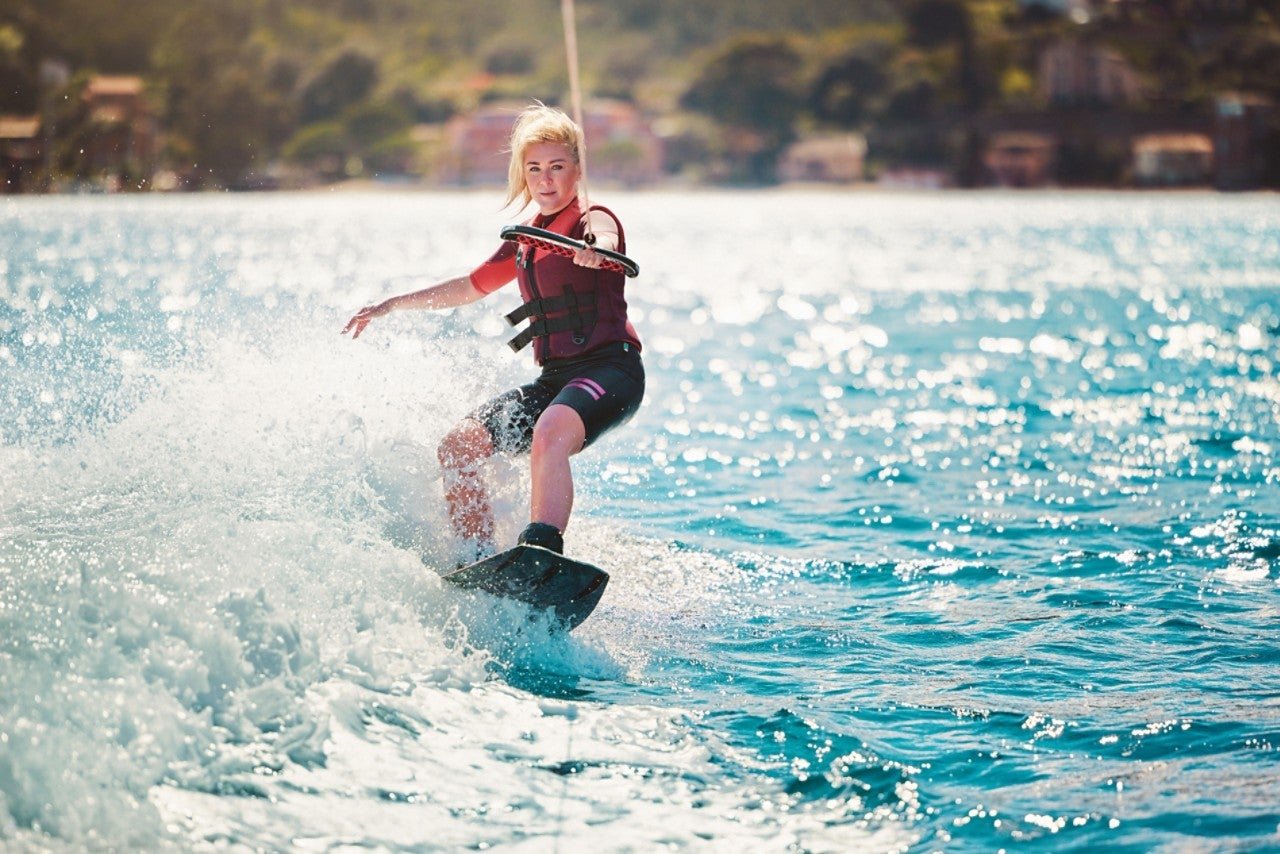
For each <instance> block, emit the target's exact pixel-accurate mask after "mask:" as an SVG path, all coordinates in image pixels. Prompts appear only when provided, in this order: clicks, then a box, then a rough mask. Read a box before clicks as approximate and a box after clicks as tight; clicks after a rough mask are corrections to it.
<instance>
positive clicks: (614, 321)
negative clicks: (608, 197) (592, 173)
mask: <svg viewBox="0 0 1280 854" xmlns="http://www.w3.org/2000/svg"><path fill="white" fill-rule="evenodd" d="M591 210H593V211H603V212H604V213H606V214H608V215H609V216H611V217H613V220H614V222H617V223H618V251H619V252H622V253H625V252H626V251H627V243H626V236H625V234H624V233H623V230H622V223H621V222H618V218H617V217H616V216H614V214H613V212H612V211H610V210H609V209H608V208H604V207H600V206H597V205H592V206H591ZM532 224H533V225H535V226H537V227H538V228H545V229H548V230H549V231H554V232H556V233H557V234H564V235H566V236H568V237H572V238H574V239H576V240H581V239H582V238H583V235H584V234H585V233H586V222H585V218H584V217H583V216H582V214H581V209H580V208H579V206H578V202H577V200H576V199H575V200H574V201H573V202H572V203H571V204H570V205H569V206H568V207H567V208H565V209H564V210H563V211H561V212H560V213H558V214H555V215H554V216H552V217H550V218H546V217H543V216H542V215H541V214H539V215H538V216H537V217H535V218H534V220H533V223H532ZM516 280H517V281H518V282H519V284H520V296H521V297H522V298H523V299H524V305H522V306H520V307H519V308H517V309H516V310H515V311H513V312H511V313H510V314H508V315H507V321H508V322H509V323H511V325H513V326H514V325H516V324H519V323H520V322H522V321H525V320H528V321H529V325H528V326H526V327H525V328H524V329H522V330H521V331H520V334H518V335H516V337H515V338H512V339H511V340H510V341H509V342H507V343H508V345H509V346H510V347H511V348H512V349H513V350H521V349H523V348H524V347H526V346H528V344H529V343H530V342H533V345H534V348H533V353H534V359H535V360H536V361H537V362H538V364H540V365H541V364H544V363H545V362H546V361H547V360H549V359H569V358H573V357H575V356H580V355H582V354H584V353H588V352H590V351H591V350H594V349H596V348H597V347H602V346H604V345H605V344H612V343H614V342H617V341H625V342H627V343H630V344H632V345H634V346H635V347H636V348H637V349H639V347H640V338H639V336H637V335H636V331H635V329H634V328H633V327H632V326H631V323H630V321H628V320H627V300H626V296H625V294H624V292H623V291H624V282H625V281H626V277H625V276H624V275H623V274H622V273H615V272H611V271H609V270H597V269H592V268H591V267H583V266H581V265H578V264H575V263H573V259H572V258H566V257H564V256H562V255H556V254H553V253H551V252H547V251H544V250H538V249H534V248H532V247H529V246H523V245H522V246H520V247H519V248H518V249H517V250H516Z"/></svg>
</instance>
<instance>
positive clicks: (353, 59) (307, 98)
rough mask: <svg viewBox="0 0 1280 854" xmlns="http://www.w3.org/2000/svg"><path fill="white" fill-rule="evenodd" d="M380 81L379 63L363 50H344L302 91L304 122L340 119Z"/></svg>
mask: <svg viewBox="0 0 1280 854" xmlns="http://www.w3.org/2000/svg"><path fill="white" fill-rule="evenodd" d="M377 82H378V63H377V62H375V61H374V60H372V59H370V58H369V57H367V56H365V55H364V54H363V53H360V52H359V51H355V50H347V51H343V52H342V53H341V54H339V55H338V56H337V58H335V59H334V60H333V62H331V63H329V64H328V65H327V66H325V68H324V69H322V70H321V71H320V73H319V74H317V75H316V77H315V78H314V79H313V80H312V81H311V82H310V83H308V84H307V86H306V88H305V89H303V90H302V116H301V118H302V121H303V123H307V124H309V123H311V122H315V121H320V120H323V119H331V118H333V117H334V116H337V115H338V114H339V113H341V112H342V111H343V110H345V109H347V108H348V107H350V106H351V105H352V104H355V103H357V102H358V101H361V100H363V99H364V98H365V97H366V96H368V94H369V93H370V92H371V91H373V87H374V85H375V84H377Z"/></svg>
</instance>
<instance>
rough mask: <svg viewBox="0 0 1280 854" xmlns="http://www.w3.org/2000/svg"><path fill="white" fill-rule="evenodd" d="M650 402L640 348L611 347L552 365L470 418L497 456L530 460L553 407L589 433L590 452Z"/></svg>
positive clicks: (487, 404) (477, 410)
mask: <svg viewBox="0 0 1280 854" xmlns="http://www.w3.org/2000/svg"><path fill="white" fill-rule="evenodd" d="M643 398H644V364H643V363H642V362H641V361H640V351H639V350H638V349H636V347H635V345H634V344H625V343H622V342H619V343H616V344H608V345H606V346H604V347H601V348H599V349H598V350H593V351H592V352H590V353H587V354H586V355H584V356H579V357H577V358H574V359H561V360H549V361H548V362H547V363H546V364H545V365H543V366H542V375H541V376H539V377H538V378H537V379H536V380H534V381H533V382H531V383H529V384H528V385H523V386H520V388H513V389H511V390H510V391H507V392H503V393H502V394H500V395H498V396H497V397H495V398H494V399H493V400H490V401H489V402H488V403H486V404H484V405H483V406H481V407H479V408H477V409H476V410H474V411H473V412H472V413H471V415H470V417H471V418H472V419H474V420H476V421H479V422H480V423H481V424H483V425H484V426H485V429H487V430H488V431H489V435H490V437H492V439H493V447H494V449H495V450H497V451H499V452H501V453H505V454H525V453H528V452H529V448H530V447H532V445H533V426H534V425H535V424H537V423H538V418H539V417H540V416H541V415H542V413H543V412H545V411H546V409H547V407H549V406H551V405H552V404H557V403H558V404H563V405H565V406H568V407H569V408H570V409H572V410H573V411H574V412H576V413H578V416H579V417H581V418H582V423H583V424H584V425H586V428H587V439H586V441H585V442H583V443H582V447H584V448H585V447H587V446H588V445H590V444H591V443H592V442H594V441H595V440H596V439H599V438H600V437H601V436H603V435H604V434H605V433H606V432H608V431H609V430H611V429H613V428H614V427H617V426H618V425H620V424H625V423H626V422H627V421H628V420H629V419H630V418H631V416H632V415H635V414H636V410H637V409H639V408H640V401H641V400H642V399H643Z"/></svg>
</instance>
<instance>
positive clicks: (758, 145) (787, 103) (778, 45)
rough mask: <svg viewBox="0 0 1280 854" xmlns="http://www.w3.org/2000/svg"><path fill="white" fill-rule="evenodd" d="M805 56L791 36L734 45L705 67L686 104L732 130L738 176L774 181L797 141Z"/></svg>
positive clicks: (752, 37) (751, 37)
mask: <svg viewBox="0 0 1280 854" xmlns="http://www.w3.org/2000/svg"><path fill="white" fill-rule="evenodd" d="M801 66H802V59H801V56H800V53H799V51H798V50H796V48H795V47H794V46H793V45H792V43H791V41H790V40H789V39H787V38H784V37H781V36H775V35H749V36H742V37H739V38H737V39H734V40H732V41H730V42H729V43H728V44H727V45H725V46H724V47H723V48H721V49H720V50H719V51H718V52H716V53H715V54H713V55H712V56H711V57H710V59H709V60H708V61H707V62H706V63H705V64H704V65H703V67H702V69H701V71H700V72H699V73H698V75H697V77H695V78H694V81H693V83H692V85H690V87H689V88H688V89H687V90H686V91H685V94H684V97H683V98H682V99H681V104H682V105H683V106H684V107H686V108H688V109H691V110H694V111H696V112H700V113H703V114H705V115H707V116H710V117H711V118H713V119H715V120H717V121H719V122H721V123H722V124H724V125H726V126H728V129H729V131H730V134H729V149H730V154H731V156H733V157H734V159H735V161H736V163H735V166H736V168H735V172H736V173H738V177H740V178H745V179H747V180H751V181H772V180H773V179H774V174H775V171H774V169H775V165H776V162H777V158H778V154H779V153H780V152H781V151H782V149H783V148H784V147H785V146H786V145H787V144H788V143H789V142H791V140H792V139H794V138H795V131H794V127H793V126H794V123H795V120H796V117H797V116H798V114H799V111H800V92H801V87H800V70H801Z"/></svg>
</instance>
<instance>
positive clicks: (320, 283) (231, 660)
mask: <svg viewBox="0 0 1280 854" xmlns="http://www.w3.org/2000/svg"><path fill="white" fill-rule="evenodd" d="M599 195H600V196H601V200H602V201H604V202H606V203H608V204H610V205H611V206H612V207H613V208H614V209H615V210H617V211H618V212H619V213H620V214H621V215H622V216H623V218H624V222H625V224H626V226H627V229H628V233H629V236H630V250H631V254H633V255H634V257H635V258H636V259H637V260H638V261H639V263H640V265H641V268H642V275H641V277H640V278H639V279H637V280H634V281H633V282H632V283H631V284H630V285H629V295H630V299H631V302H632V307H633V310H634V317H635V320H636V324H637V326H638V327H639V329H640V331H641V334H642V336H643V337H644V339H645V342H646V348H645V354H646V361H647V366H648V371H649V393H648V398H647V400H646V403H645V406H644V408H643V409H642V410H641V412H640V413H639V415H638V416H637V417H636V418H635V419H634V420H633V421H632V422H631V423H630V424H629V425H627V426H626V427H625V428H623V429H621V430H619V431H617V432H616V433H615V434H612V435H611V436H610V437H608V438H607V439H606V440H604V441H602V442H601V443H600V444H598V445H597V446H595V447H593V448H592V449H591V450H590V451H589V452H588V453H586V454H584V455H583V456H582V457H581V458H579V460H578V463H577V478H578V482H579V498H578V508H579V509H578V515H577V516H576V518H575V521H574V524H573V527H572V528H571V530H570V531H569V536H568V546H569V550H570V551H571V552H572V553H573V554H575V555H577V556H579V557H582V558H584V559H587V560H590V561H592V562H595V563H598V564H600V565H601V566H602V567H605V568H606V569H608V570H609V571H610V572H611V573H612V581H611V582H610V586H609V589H608V592H607V594H606V596H605V598H604V600H603V602H602V604H601V606H600V608H599V609H598V610H597V612H596V614H595V615H594V616H593V617H592V618H591V619H590V620H589V621H588V622H587V623H586V624H585V625H584V626H582V628H581V629H579V630H578V631H576V632H574V633H573V634H572V635H567V636H566V635H564V634H562V633H559V632H556V631H554V630H553V629H552V628H551V627H550V626H549V625H548V624H547V621H546V619H545V618H544V617H540V616H537V615H534V619H530V616H531V615H530V614H529V613H528V612H527V611H525V610H523V609H522V608H521V607H520V606H517V605H514V604H510V603H504V602H499V601H496V600H492V599H484V598H483V597H476V596H471V595H468V594H465V593H462V592H461V591H458V590H456V589H450V588H448V587H446V586H444V585H442V583H441V582H440V581H439V580H438V578H437V577H436V574H435V572H434V570H436V569H440V568H443V567H446V566H448V565H450V562H451V561H452V559H453V554H452V547H453V546H452V543H451V541H450V539H449V537H448V536H447V535H446V534H445V530H446V522H445V516H444V513H443V510H442V506H441V496H440V487H439V484H438V465H437V463H436V461H435V451H434V448H435V444H436V443H437V442H438V441H439V439H440V438H441V437H442V436H443V435H444V433H445V432H446V431H447V430H448V429H449V427H450V426H451V425H452V424H453V423H454V422H455V421H456V420H457V419H458V418H459V417H461V416H462V415H463V414H464V413H465V412H466V411H467V410H469V409H470V408H471V406H472V405H474V403H475V402H476V401H478V400H481V399H483V398H485V397H487V396H489V395H491V394H493V393H496V392H497V391H499V390H502V389H504V388H507V387H509V386H511V385H513V384H515V383H518V382H521V381H523V380H524V379H525V378H526V377H528V376H529V375H530V373H531V366H530V364H529V360H528V356H527V353H526V354H522V355H519V356H517V355H514V354H512V353H510V352H509V351H508V350H507V348H506V347H505V346H503V342H504V341H505V340H506V337H507V335H508V334H509V333H507V331H506V327H505V325H504V324H503V323H502V322H501V320H500V317H501V314H502V313H503V312H505V311H507V310H509V309H510V308H511V307H512V306H513V305H514V304H516V302H517V297H516V296H515V294H514V293H513V292H505V291H504V292H502V293H500V294H499V295H497V296H496V297H494V298H493V299H491V300H489V301H487V302H484V303H480V304H477V305H474V306H469V307H466V308H463V309H458V310H455V311H453V312H450V313H444V314H427V313H420V314H404V315H397V316H395V317H392V318H390V319H387V320H383V321H378V322H375V323H374V324H373V325H372V326H371V327H370V328H369V330H368V332H367V333H366V335H365V336H364V337H362V338H361V339H360V340H359V341H356V342H352V341H350V340H349V339H347V338H345V337H342V336H340V335H339V334H338V331H339V329H341V327H342V325H343V323H344V322H345V320H346V318H347V317H348V316H349V315H350V314H351V313H352V312H353V311H354V310H355V309H356V308H358V307H359V306H360V305H362V304H364V303H366V302H368V301H371V300H373V299H377V298H381V297H382V296H385V295H389V294H391V293H395V292H400V291H404V290H407V289H410V288H413V287H416V286H419V285H422V284H426V283H429V282H430V281H433V280H437V279H440V278H443V277H446V276H452V275H456V274H458V273H460V272H464V271H466V270H469V269H470V268H471V267H472V266H473V265H474V264H475V263H477V262H478V261H479V260H481V259H483V258H484V257H485V256H486V255H487V253H488V252H490V251H491V250H492V249H493V248H494V247H495V245H496V234H497V230H498V227H499V226H500V225H501V224H502V223H503V222H505V221H507V219H508V217H509V216H510V214H509V213H506V214H504V212H502V211H500V210H498V209H497V197H496V195H494V194H489V193H486V194H459V195H444V194H440V195H436V194H422V195H411V194H405V195H392V194H387V195H363V196H361V195H342V194H333V195H325V194H317V195H306V196H269V197H231V196H227V197H184V198H52V199H14V200H8V201H5V202H3V204H0V249H2V253H0V412H2V413H3V416H2V417H0V698H2V700H0V844H3V846H4V847H6V848H10V847H12V848H16V849H17V850H26V849H30V850H44V849H48V848H52V849H55V850H56V849H60V848H65V849H67V850H79V849H82V848H85V847H89V848H115V849H121V850H124V849H136V848H177V849H190V848H202V847H221V846H226V845H230V846H233V847H237V846H244V847H249V848H265V849H284V848H300V849H304V850H308V849H310V850H322V849H328V848H339V847H343V846H351V847H360V848H373V849H413V848H417V849H422V850H435V849H463V848H484V847H487V846H497V847H500V848H502V849H504V850H529V851H547V850H563V851H574V850H627V849H636V850H648V849H652V848H654V847H657V846H661V845H667V844H670V845H675V846H677V847H687V848H691V849H695V850H699V849H709V850H786V849H788V848H794V849H795V850H811V851H844V850H849V849H851V848H854V849H856V848H865V849H871V850H900V849H916V850H932V849H947V850H981V851H992V850H996V849H998V848H1002V847H1005V848H1020V847H1024V848H1036V849H1039V848H1042V847H1044V846H1046V845H1050V846H1053V847H1060V846H1068V847H1075V848H1099V849H1102V848H1108V849H1114V848H1116V847H1127V848H1129V849H1131V850H1146V849H1152V848H1172V849H1176V850H1203V849H1220V848H1224V847H1227V848H1233V847H1260V848H1265V847H1271V846H1276V845H1280V835H1278V831H1277V825H1278V823H1280V806H1277V804H1278V803H1280V800H1278V799H1277V796H1276V793H1277V791H1280V761H1278V758H1277V755H1276V746H1277V743H1278V742H1280V633H1278V632H1277V628H1280V622H1278V621H1277V617H1278V615H1280V614H1278V612H1280V607H1278V606H1280V591H1278V590H1277V586H1278V579H1280V429H1278V428H1277V414H1278V413H1280V381H1278V380H1277V367H1278V363H1280V345H1278V343H1277V342H1278V340H1280V339H1278V336H1280V307H1278V306H1280V303H1278V302H1277V290H1278V286H1280V204H1277V202H1276V200H1275V198H1274V197H1267V196H1210V195H1172V196H1142V195H1064V196H1056V195H1026V196H1024V195H1002V194H979V195H961V194H957V195H946V196H943V195H911V194H903V195H878V194H784V193H743V194H733V193H697V194H688V195H676V194H655V195H637V194H622V193H613V194H609V193H605V192H601V193H600V194H599ZM489 476H490V478H491V480H492V483H493V487H494V490H495V494H496V496H497V499H496V500H497V505H498V510H499V520H498V521H499V527H500V530H501V533H502V535H503V536H504V538H507V539H511V538H513V537H514V535H515V533H516V531H518V530H519V528H520V527H521V525H522V523H523V521H524V512H525V510H524V508H525V506H526V503H527V498H528V478H527V473H526V472H525V469H524V467H523V465H522V463H521V462H520V461H516V462H512V463H507V462H498V463H497V464H495V465H494V466H493V467H492V469H491V471H490V472H489Z"/></svg>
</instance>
